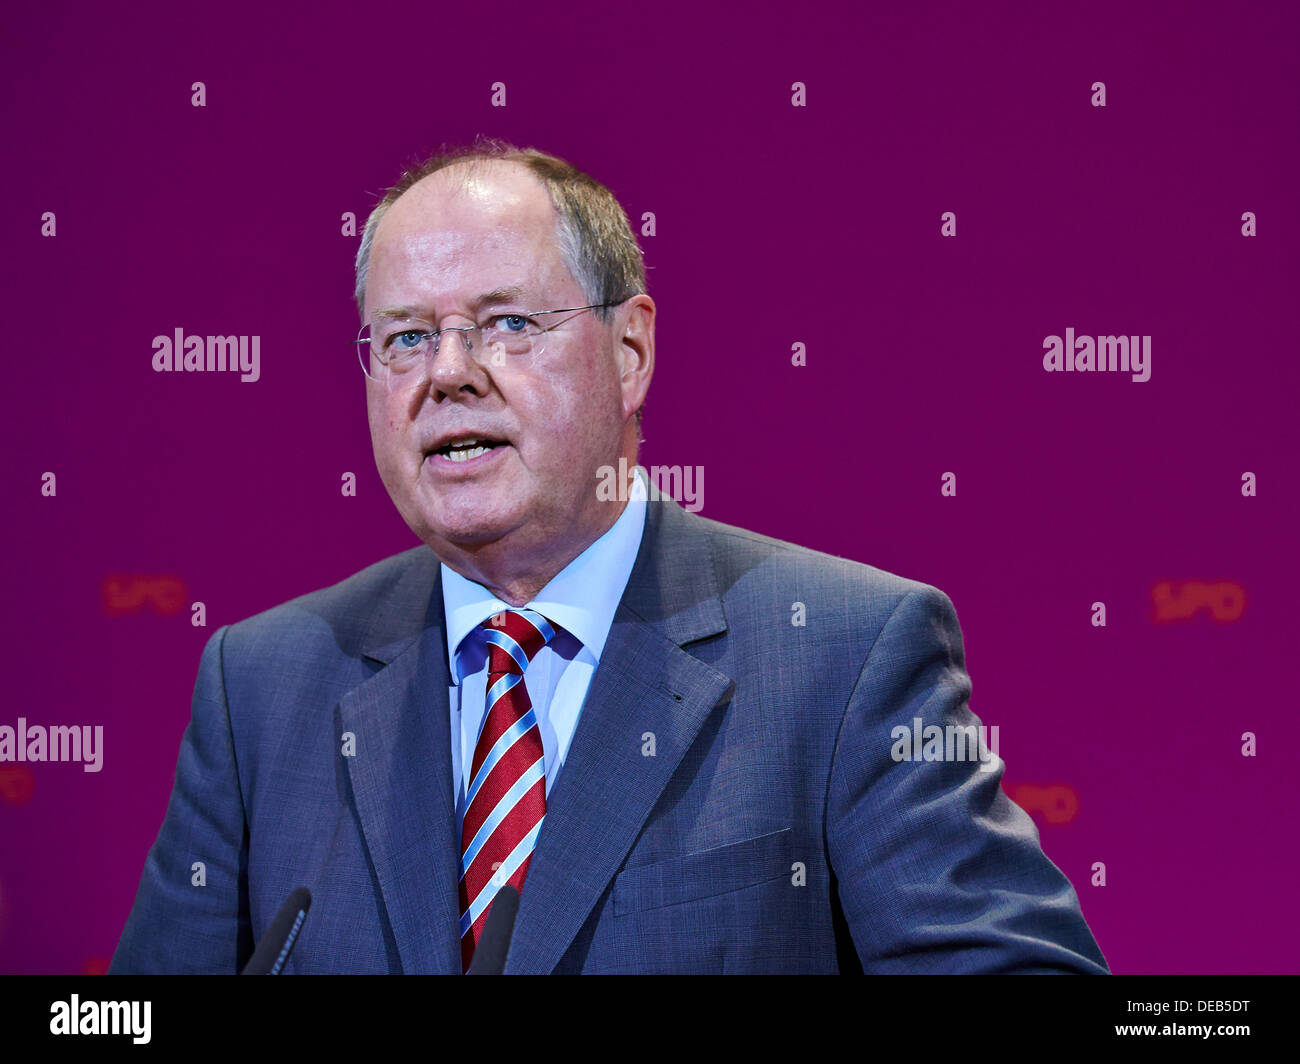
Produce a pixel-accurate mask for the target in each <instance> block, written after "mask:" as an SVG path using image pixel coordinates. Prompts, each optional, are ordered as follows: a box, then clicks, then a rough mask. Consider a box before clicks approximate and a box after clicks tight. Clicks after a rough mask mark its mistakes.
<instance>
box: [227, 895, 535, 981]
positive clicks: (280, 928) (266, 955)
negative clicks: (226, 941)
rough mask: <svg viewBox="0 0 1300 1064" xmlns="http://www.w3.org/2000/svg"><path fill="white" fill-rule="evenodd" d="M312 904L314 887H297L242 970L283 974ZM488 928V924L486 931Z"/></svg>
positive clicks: (244, 973)
mask: <svg viewBox="0 0 1300 1064" xmlns="http://www.w3.org/2000/svg"><path fill="white" fill-rule="evenodd" d="M310 908H311V891H309V890H308V889H307V888H306V887H298V888H296V889H295V890H294V891H293V893H292V894H290V895H289V897H288V898H286V899H285V902H284V904H283V905H281V906H280V911H279V912H278V913H276V914H275V919H274V920H272V921H271V926H270V927H268V928H267V929H266V934H264V935H263V936H262V941H261V942H259V943H258V944H257V949H255V950H253V955H252V956H251V957H250V958H249V959H248V964H246V965H245V966H244V970H243V971H242V972H240V973H239V974H240V975H279V974H280V972H281V971H282V970H283V969H284V962H285V961H287V960H288V959H289V954H290V953H291V952H292V951H293V944H294V943H295V942H297V941H298V932H299V931H301V930H302V923H303V921H304V920H306V919H307V910H308V909H310ZM511 922H512V923H513V920H512V921H511ZM486 930H487V928H486V927H484V932H486ZM485 937H486V934H485Z"/></svg>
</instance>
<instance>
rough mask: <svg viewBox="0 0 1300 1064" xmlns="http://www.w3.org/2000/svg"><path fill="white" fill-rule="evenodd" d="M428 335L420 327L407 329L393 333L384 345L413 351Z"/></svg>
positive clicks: (396, 349)
mask: <svg viewBox="0 0 1300 1064" xmlns="http://www.w3.org/2000/svg"><path fill="white" fill-rule="evenodd" d="M428 336H429V334H428V333H427V332H423V331H421V330H420V329H405V330H403V331H402V332H399V333H393V335H392V336H390V337H389V338H388V343H387V344H385V345H384V346H385V347H387V348H391V349H392V350H394V351H411V350H413V349H415V348H417V347H419V346H420V344H422V343H424V341H425V340H426V339H428Z"/></svg>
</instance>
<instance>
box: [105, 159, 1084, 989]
mask: <svg viewBox="0 0 1300 1064" xmlns="http://www.w3.org/2000/svg"><path fill="white" fill-rule="evenodd" d="M357 299H358V306H359V309H360V311H361V315H362V320H363V322H364V328H363V335H362V337H361V341H360V343H359V345H358V349H359V351H360V357H361V361H362V368H363V370H364V371H365V373H366V376H367V378H368V380H367V384H366V387H367V408H368V412H369V421H370V429H371V436H372V440H373V443H374V452H375V460H376V464H377V466H378V469H379V473H380V475H381V477H382V479H383V482H384V486H385V488H386V489H387V490H388V493H389V495H390V496H391V497H392V499H393V502H394V504H395V505H396V506H397V508H398V510H399V511H400V512H401V514H402V516H403V518H404V519H405V520H406V522H407V524H408V525H409V526H410V527H411V529H412V530H413V531H414V532H415V533H416V535H417V536H418V537H419V538H420V539H421V540H422V541H423V543H424V544H425V545H424V546H420V547H417V548H415V549H413V550H410V551H407V552H405V553H402V554H398V555H396V556H394V557H392V558H388V559H386V560H384V561H381V562H379V563H378V564H376V565H373V566H371V567H370V568H368V569H365V570H363V571H362V572H360V573H358V574H356V575H355V576H353V577H351V578H350V579H348V580H345V581H344V582H342V583H341V584H338V585H337V586H335V587H332V588H327V589H325V590H323V591H318V592H316V593H314V594H310V595H306V596H304V597H302V598H299V599H296V600H294V601H292V602H289V603H286V604H284V605H282V606H279V607H277V608H276V609H273V610H270V611H268V612H266V613H263V614H261V615H259V616H256V617H253V618H250V619H248V620H245V621H242V622H240V623H238V624H234V625H229V626H226V627H223V628H222V629H220V630H219V631H218V632H216V633H215V634H214V635H213V637H212V638H211V640H210V641H209V643H208V645H207V647H206V649H205V651H204V654H203V660H202V664H201V666H200V671H199V678H198V684H197V687H196V690H195V695H194V709H193V719H192V722H191V724H190V726H189V728H188V730H187V732H186V735H185V738H184V740H183V743H182V746H181V752H180V758H179V763H178V766H177V773H176V784H175V790H174V792H173V795H172V798H171V802H170V805H169V807H168V810H167V816H166V819H165V821H164V823H163V826H162V829H161V831H160V833H159V836H158V840H157V842H156V843H155V845H154V847H153V849H152V850H151V851H150V854H149V856H148V859H147V861H146V864H145V869H144V875H143V878H142V882H141V884H140V890H139V894H138V896H137V898H136V902H135V906H134V908H133V910H132V912H131V915H130V918H129V920H128V922H127V926H126V929H125V931H124V933H123V936H122V940H121V943H120V944H119V946H118V949H117V952H116V954H115V956H114V959H113V964H112V969H111V970H112V971H119V972H125V971H147V972H161V971H180V972H233V971H236V970H238V969H239V968H240V967H241V966H242V965H243V964H244V962H245V961H246V960H247V959H248V957H249V954H250V952H251V950H252V947H253V944H254V942H255V941H256V940H259V939H260V937H261V935H262V934H263V932H264V931H265V930H266V928H267V925H268V923H269V922H270V921H271V919H272V917H273V915H274V914H275V912H276V909H277V908H278V907H279V905H280V904H281V902H282V901H283V900H284V899H285V897H286V896H287V895H288V894H289V892H290V891H291V890H292V889H293V888H295V887H297V886H299V885H303V886H306V887H308V888H309V889H310V890H311V892H312V895H313V897H314V902H313V906H312V909H311V913H310V916H309V917H308V918H307V920H306V923H305V924H304V926H303V929H302V933H301V936H300V938H299V939H298V942H297V944H296V947H295V950H294V952H293V954H292V956H291V959H290V961H289V964H288V967H287V970H288V971H290V972H444V973H457V972H461V971H462V970H464V969H465V967H467V965H468V963H469V962H470V960H471V958H472V956H473V952H474V948H475V946H476V944H477V942H478V939H479V936H480V935H481V934H482V929H483V925H484V921H485V919H486V915H487V912H488V910H489V908H490V904H491V901H492V899H493V898H494V897H495V895H496V892H497V891H498V890H499V889H500V887H501V886H502V885H503V884H505V883H511V884H513V885H515V886H516V887H519V888H521V898H520V906H519V913H518V918H517V922H516V924H515V928H514V933H513V938H512V940H511V945H510V952H509V956H508V962H507V971H511V972H664V973H666V972H834V971H837V970H844V971H856V970H865V971H868V972H1011V971H1053V972H1104V971H1105V970H1106V968H1105V961H1104V959H1103V957H1102V955H1101V953H1100V951H1099V950H1098V948H1097V945H1096V943H1095V941H1094V940H1093V937H1092V935H1091V934H1090V933H1089V931H1088V928H1087V926H1086V924H1085V923H1084V920H1083V917H1082V915H1081V913H1080V910H1079V905H1078V900H1077V897H1076V895H1075V893H1074V891H1073V889H1072V888H1071V886H1070V884H1069V882H1068V881H1067V880H1066V878H1065V877H1064V876H1063V875H1062V874H1061V873H1060V872H1059V871H1058V870H1057V869H1056V867H1055V866H1054V865H1052V863H1051V862H1050V861H1049V860H1048V859H1047V858H1046V856H1045V855H1044V854H1043V852H1042V850H1041V849H1040V848H1039V844H1038V837H1037V832H1036V830H1035V828H1034V826H1033V824H1032V822H1031V821H1030V820H1029V818H1028V817H1027V816H1026V815H1025V814H1024V813H1023V812H1022V811H1021V810H1020V809H1019V808H1017V807H1016V806H1015V805H1013V804H1012V803H1011V802H1010V801H1009V800H1008V799H1007V798H1006V797H1005V795H1003V794H1002V792H1001V790H1000V789H999V780H1000V778H1001V765H1000V763H999V762H997V761H996V758H995V757H992V755H989V752H988V750H987V748H986V747H983V746H981V747H980V748H979V749H980V752H981V756H982V757H984V760H983V761H980V760H979V759H976V758H973V757H967V758H965V759H947V758H945V759H942V760H924V759H921V758H920V756H919V755H920V751H917V755H918V756H917V758H916V759H915V760H901V759H898V758H897V757H896V756H895V755H896V753H897V748H898V747H897V741H896V738H895V734H896V733H895V729H896V728H898V727H902V728H904V729H905V730H907V731H909V732H910V731H911V730H912V729H913V722H914V720H915V719H917V718H919V719H920V720H921V721H922V722H923V725H924V726H927V727H928V726H930V725H937V726H940V727H946V726H956V727H970V726H974V725H977V724H978V721H977V719H976V718H975V717H974V716H973V715H972V714H971V712H970V710H969V709H968V707H967V697H968V695H969V690H970V684H969V680H968V678H967V676H966V673H965V661H964V654H963V649H962V641H961V632H960V629H959V627H958V623H957V618H956V615H955V613H954V610H953V606H952V603H951V602H950V600H949V599H948V598H947V596H945V595H944V594H943V593H942V592H940V591H938V590H936V589H935V588H933V587H930V586H928V585H925V584H922V583H918V582H916V581H912V580H907V579H904V578H902V577H899V576H894V575H892V574H889V573H886V572H882V571H880V570H878V569H874V568H871V567H869V566H866V565H861V564H856V563H853V562H848V561H844V560H841V559H838V558H833V557H829V556H827V555H822V554H817V553H814V552H812V551H809V550H805V549H802V548H799V547H795V546H792V545H790V544H785V543H780V542H777V541H775V540H771V539H768V538H765V537H763V536H759V535H755V534H752V533H750V532H746V531H743V530H741V529H737V528H731V527H728V526H726V525H722V524H719V523H716V522H713V521H709V520H706V519H704V518H701V517H697V516H695V515H692V514H689V513H687V512H686V511H685V510H683V509H682V508H681V507H680V506H678V505H677V504H676V503H674V502H672V501H671V500H668V501H649V500H647V499H646V498H645V495H646V491H645V488H646V485H645V484H644V482H643V481H640V480H638V481H637V482H636V483H634V484H627V483H626V482H625V483H624V484H623V485H622V486H623V487H624V488H626V489H629V490H620V491H617V492H609V491H601V490H598V487H599V486H600V485H601V484H602V483H604V484H608V474H609V471H610V470H611V469H619V468H627V469H632V468H635V467H636V460H637V447H638V443H639V439H640V432H639V424H640V412H641V409H642V406H643V405H644V403H645V400H646V395H647V391H648V389H649V386H650V380H651V376H652V374H653V371H654V356H655V344H654V323H655V304H654V301H653V300H652V299H651V298H650V297H649V296H648V295H647V294H646V292H645V274H644V269H643V266H642V263H641V261H640V252H639V249H638V248H637V245H636V240H635V238H634V237H633V235H632V232H631V229H630V227H629V225H628V222H627V218H626V216H625V215H624V214H623V212H622V210H621V208H620V207H619V206H618V204H617V202H616V200H615V199H614V197H613V196H612V194H610V193H609V192H608V190H606V189H605V188H604V187H603V186H601V185H600V184H598V183H597V182H595V181H593V180H592V179H591V178H589V177H587V176H586V175H583V174H581V173H579V172H577V171H576V170H573V169H572V168H571V167H569V166H568V165H567V164H565V163H563V162H561V161H560V160H558V159H555V158H554V157H551V156H547V155H544V154H542V153H540V152H535V151H531V150H530V151H525V152H520V151H517V150H515V149H512V148H510V147H509V146H508V145H503V144H500V143H499V142H486V143H481V144H479V145H478V146H476V148H474V149H471V150H469V151H467V152H459V153H449V154H445V155H442V156H437V157H435V158H434V159H433V160H431V161H430V162H429V163H427V164H425V165H424V166H422V167H419V168H417V169H415V170H414V171H411V172H409V173H408V174H406V175H404V177H403V179H402V180H401V181H400V182H399V184H398V185H397V186H395V188H394V189H393V190H390V192H389V193H388V194H387V195H386V196H385V197H384V199H383V200H381V202H380V204H379V205H378V207H377V208H376V210H375V212H374V214H373V215H372V217H371V218H370V221H369V223H368V224H367V226H366V229H365V234H364V236H363V240H362V245H361V249H360V252H359V254H358V269H357ZM620 460H623V462H624V463H625V466H624V467H620ZM799 610H803V611H804V612H805V614H806V618H807V622H806V624H793V623H791V622H792V616H793V615H794V613H795V612H797V611H799ZM989 769H993V771H988V770H989ZM200 862H201V866H202V868H203V871H204V875H203V881H204V885H202V886H199V885H195V884H196V881H197V880H196V873H195V871H194V870H195V868H196V867H198V866H199V863H200Z"/></svg>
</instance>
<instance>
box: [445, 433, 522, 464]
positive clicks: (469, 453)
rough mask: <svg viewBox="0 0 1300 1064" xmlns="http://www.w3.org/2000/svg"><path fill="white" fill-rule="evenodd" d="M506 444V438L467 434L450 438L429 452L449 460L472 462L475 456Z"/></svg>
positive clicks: (479, 456) (481, 455)
mask: <svg viewBox="0 0 1300 1064" xmlns="http://www.w3.org/2000/svg"><path fill="white" fill-rule="evenodd" d="M504 446H505V441H504V440H492V439H487V438H485V437H480V436H465V437H462V438H459V439H454V440H449V441H448V442H447V443H444V444H443V445H442V446H441V447H438V448H436V449H435V450H432V451H430V452H429V454H430V455H437V456H438V457H440V458H445V459H446V460H447V461H449V462H455V463H461V462H472V461H473V460H474V459H475V458H481V457H483V455H485V454H487V453H488V452H489V451H491V450H494V449H495V448H497V447H504Z"/></svg>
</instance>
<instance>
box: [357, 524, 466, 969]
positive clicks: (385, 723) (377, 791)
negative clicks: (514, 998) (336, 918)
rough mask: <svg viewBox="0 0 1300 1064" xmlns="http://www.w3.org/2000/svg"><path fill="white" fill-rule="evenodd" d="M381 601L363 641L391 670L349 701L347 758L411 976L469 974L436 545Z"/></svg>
mask: <svg viewBox="0 0 1300 1064" xmlns="http://www.w3.org/2000/svg"><path fill="white" fill-rule="evenodd" d="M408 553H409V557H410V559H411V560H410V562H409V563H408V564H407V565H406V566H404V567H403V568H402V570H401V575H400V576H399V578H398V579H397V580H396V581H394V583H393V584H392V585H391V587H390V589H389V591H388V593H387V594H385V595H383V596H381V597H380V598H379V599H378V600H377V601H376V603H375V606H374V612H373V613H372V615H371V619H370V623H369V628H368V631H367V635H366V637H365V639H364V641H363V652H364V653H365V656H366V657H369V658H371V659H373V660H374V661H377V662H380V663H381V664H383V665H384V668H382V669H380V670H379V671H378V672H376V673H375V674H374V675H373V676H372V677H370V678H369V679H368V680H366V681H365V682H364V683H362V684H360V685H359V686H358V687H356V688H354V689H353V690H351V691H349V692H348V693H347V694H346V695H344V696H343V699H342V700H341V702H340V714H341V719H342V728H343V731H345V732H349V731H350V732H352V733H353V734H354V735H355V736H356V752H355V755H354V756H352V757H347V758H345V759H344V760H345V761H346V763H347V771H348V777H349V779H350V781H351V784H352V792H353V795H354V798H355V801H356V808H357V813H358V815H359V817H360V820H361V828H362V831H363V832H364V834H365V839H366V845H367V847H368V849H369V851H370V856H371V859H372V861H373V862H374V868H375V876H376V878H377V879H378V881H379V886H380V889H381V890H382V892H383V896H384V905H385V907H386V908H387V910H388V915H389V919H390V922H391V926H392V929H393V935H394V938H395V940H396V946H397V951H398V954H399V956H400V959H401V964H402V970H403V971H404V972H408V973H411V972H441V973H452V972H455V973H459V972H460V941H459V936H458V934H457V931H458V929H459V922H460V918H459V913H458V912H457V911H456V910H457V908H458V903H457V890H456V885H457V881H458V879H459V876H460V860H459V845H458V839H457V831H456V812H455V807H454V805H453V799H452V777H451V735H450V733H451V725H450V719H449V718H450V707H449V704H448V698H447V688H448V685H449V684H450V683H451V678H450V676H449V674H448V671H447V647H446V637H445V635H444V622H443V616H442V587H441V580H440V577H439V569H438V560H437V558H436V557H435V556H434V554H433V552H432V551H431V550H429V549H428V548H427V547H420V548H416V549H415V550H414V551H411V552H408Z"/></svg>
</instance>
